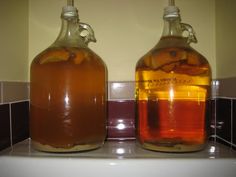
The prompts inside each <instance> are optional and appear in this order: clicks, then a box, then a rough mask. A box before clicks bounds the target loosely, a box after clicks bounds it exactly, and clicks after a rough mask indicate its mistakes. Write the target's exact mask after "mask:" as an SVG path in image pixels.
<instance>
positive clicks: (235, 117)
mask: <svg viewBox="0 0 236 177" xmlns="http://www.w3.org/2000/svg"><path fill="white" fill-rule="evenodd" d="M233 144H234V145H235V147H236V99H234V100H233Z"/></svg>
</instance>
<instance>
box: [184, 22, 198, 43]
mask: <svg viewBox="0 0 236 177" xmlns="http://www.w3.org/2000/svg"><path fill="white" fill-rule="evenodd" d="M181 27H182V30H183V32H184V31H187V32H188V37H187V38H188V41H187V42H188V44H190V43H191V42H193V43H197V38H196V36H195V32H194V30H193V27H192V26H191V25H189V24H186V23H181Z"/></svg>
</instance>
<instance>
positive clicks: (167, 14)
mask: <svg viewBox="0 0 236 177" xmlns="http://www.w3.org/2000/svg"><path fill="white" fill-rule="evenodd" d="M173 17H180V10H179V8H178V7H176V6H168V7H166V8H165V9H164V16H163V18H173Z"/></svg>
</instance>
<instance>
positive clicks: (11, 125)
mask: <svg viewBox="0 0 236 177" xmlns="http://www.w3.org/2000/svg"><path fill="white" fill-rule="evenodd" d="M9 118H10V141H11V147H12V146H13V142H12V118H11V104H9Z"/></svg>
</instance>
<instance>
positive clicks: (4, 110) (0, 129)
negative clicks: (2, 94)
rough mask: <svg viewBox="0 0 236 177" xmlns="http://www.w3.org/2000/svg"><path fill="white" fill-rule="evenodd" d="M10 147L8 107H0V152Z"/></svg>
mask: <svg viewBox="0 0 236 177" xmlns="http://www.w3.org/2000/svg"><path fill="white" fill-rule="evenodd" d="M10 145H11V141H10V113H9V105H8V104H2V105H0V150H2V149H5V148H7V147H9V146H10Z"/></svg>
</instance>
